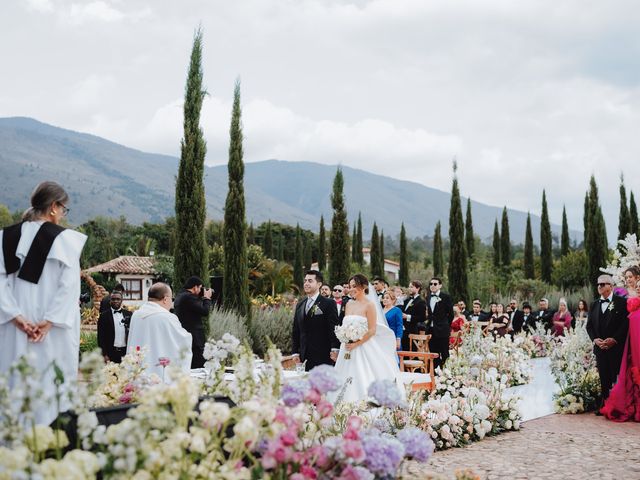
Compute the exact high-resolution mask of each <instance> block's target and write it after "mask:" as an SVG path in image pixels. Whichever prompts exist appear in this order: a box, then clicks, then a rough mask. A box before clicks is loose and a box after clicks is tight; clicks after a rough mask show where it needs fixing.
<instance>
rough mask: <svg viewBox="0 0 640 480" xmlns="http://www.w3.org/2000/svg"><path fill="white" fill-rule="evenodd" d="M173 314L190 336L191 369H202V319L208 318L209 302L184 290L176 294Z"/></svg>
mask: <svg viewBox="0 0 640 480" xmlns="http://www.w3.org/2000/svg"><path fill="white" fill-rule="evenodd" d="M173 308H174V309H175V313H176V315H177V316H178V319H179V320H180V324H181V325H182V328H184V329H185V330H186V331H187V332H189V333H190V334H191V351H192V353H193V357H192V359H191V368H202V367H204V357H203V355H202V354H203V353H204V344H205V342H206V341H207V339H206V337H205V334H204V324H203V323H202V318H203V317H208V315H209V311H210V310H211V300H209V299H207V298H203V297H199V296H197V295H194V294H193V293H191V292H189V291H187V290H184V291H182V292H180V293H179V294H178V296H177V297H176V300H175V302H174V303H173Z"/></svg>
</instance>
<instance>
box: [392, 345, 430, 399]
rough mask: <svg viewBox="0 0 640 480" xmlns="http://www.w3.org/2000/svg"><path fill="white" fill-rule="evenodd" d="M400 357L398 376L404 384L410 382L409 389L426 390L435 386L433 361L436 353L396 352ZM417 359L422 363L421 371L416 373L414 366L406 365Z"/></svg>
mask: <svg viewBox="0 0 640 480" xmlns="http://www.w3.org/2000/svg"><path fill="white" fill-rule="evenodd" d="M397 354H398V357H399V358H400V372H401V373H400V378H401V379H402V382H403V383H404V384H405V385H408V384H411V390H413V391H415V390H428V391H429V392H430V391H432V390H433V389H434V388H435V385H436V377H435V374H434V368H433V361H434V360H435V359H436V358H438V357H439V355H438V354H437V353H429V352H407V351H406V350H405V351H399V352H397ZM412 360H418V361H420V362H421V363H422V364H423V367H422V368H423V372H424V373H417V372H416V371H415V370H416V369H415V368H413V367H410V366H408V365H407V362H411V361H412Z"/></svg>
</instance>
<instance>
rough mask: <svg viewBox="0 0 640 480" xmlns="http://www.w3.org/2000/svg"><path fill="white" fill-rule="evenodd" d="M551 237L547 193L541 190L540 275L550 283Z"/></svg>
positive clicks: (551, 265)
mask: <svg viewBox="0 0 640 480" xmlns="http://www.w3.org/2000/svg"><path fill="white" fill-rule="evenodd" d="M551 243H552V239H551V223H550V222H549V210H548V208H547V193H546V192H545V191H544V190H543V191H542V215H541V217H540V276H541V277H542V280H544V281H545V282H547V283H551V271H552V269H553V252H552V245H551Z"/></svg>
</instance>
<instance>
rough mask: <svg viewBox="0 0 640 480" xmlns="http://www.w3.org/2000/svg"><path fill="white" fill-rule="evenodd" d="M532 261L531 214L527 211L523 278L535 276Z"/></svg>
mask: <svg viewBox="0 0 640 480" xmlns="http://www.w3.org/2000/svg"><path fill="white" fill-rule="evenodd" d="M535 276H536V274H535V269H534V261H533V233H532V232H531V214H529V213H527V229H526V232H525V234H524V278H527V279H533V278H535Z"/></svg>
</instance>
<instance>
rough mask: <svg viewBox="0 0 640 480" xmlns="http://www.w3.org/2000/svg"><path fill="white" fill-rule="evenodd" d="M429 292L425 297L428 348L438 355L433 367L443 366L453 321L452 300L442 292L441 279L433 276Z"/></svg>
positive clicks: (446, 356)
mask: <svg viewBox="0 0 640 480" xmlns="http://www.w3.org/2000/svg"><path fill="white" fill-rule="evenodd" d="M429 290H430V291H431V294H430V295H429V297H428V298H427V309H428V313H429V332H428V333H430V334H431V340H430V341H429V350H431V351H432V352H433V353H437V354H439V355H440V357H439V358H437V359H436V360H435V362H434V366H435V367H439V366H444V364H445V362H446V361H447V358H449V336H450V335H451V322H452V321H453V300H452V299H451V296H450V295H448V294H446V293H444V292H442V280H441V279H440V278H438V277H433V278H432V279H431V281H430V282H429Z"/></svg>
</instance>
